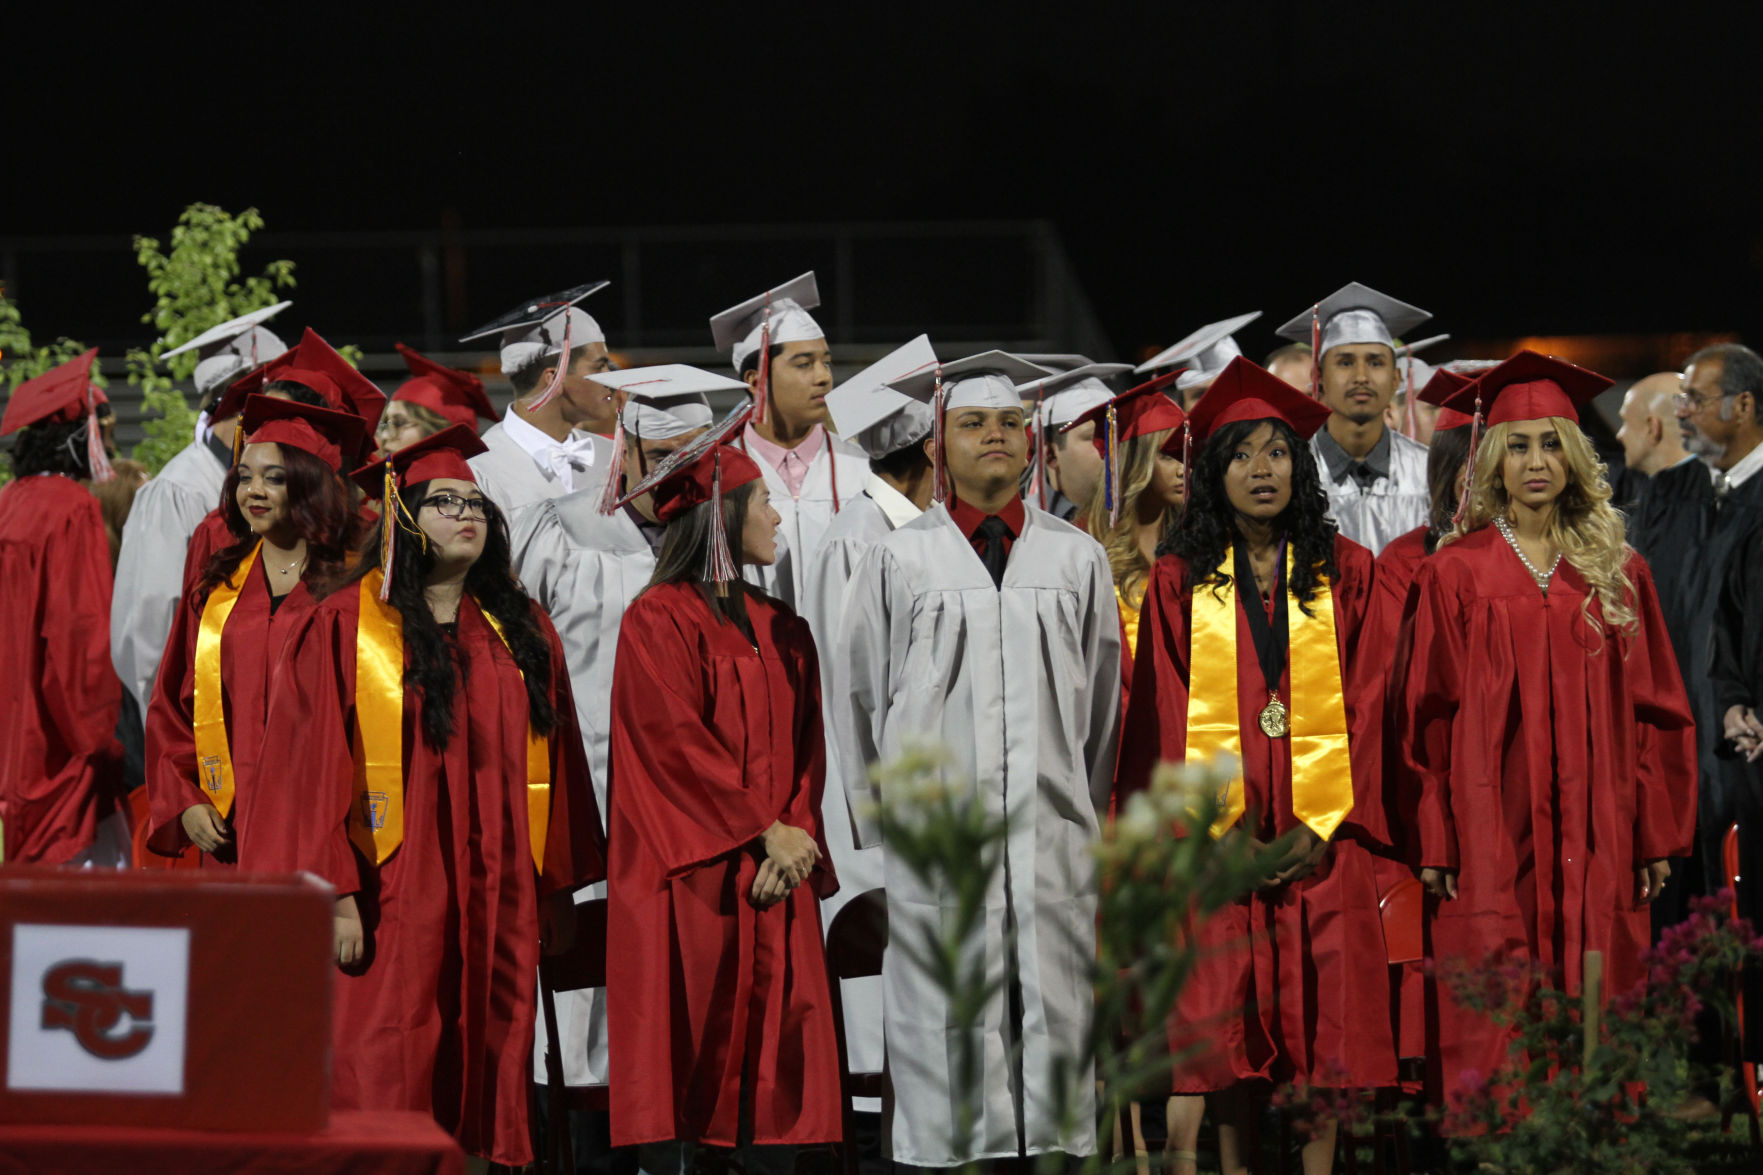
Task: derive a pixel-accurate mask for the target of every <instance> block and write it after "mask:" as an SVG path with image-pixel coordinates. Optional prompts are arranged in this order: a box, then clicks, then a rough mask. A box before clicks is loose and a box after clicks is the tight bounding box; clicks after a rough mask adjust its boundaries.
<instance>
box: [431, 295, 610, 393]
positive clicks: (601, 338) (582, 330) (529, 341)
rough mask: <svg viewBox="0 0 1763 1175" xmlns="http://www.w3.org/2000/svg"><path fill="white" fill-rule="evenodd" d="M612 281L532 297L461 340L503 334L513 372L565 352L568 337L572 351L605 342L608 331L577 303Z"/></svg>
mask: <svg viewBox="0 0 1763 1175" xmlns="http://www.w3.org/2000/svg"><path fill="white" fill-rule="evenodd" d="M611 284H612V283H611V282H609V281H596V282H588V283H587V284H585V285H579V286H572V287H570V288H569V289H567V290H559V291H557V292H556V293H555V294H546V295H544V296H543V297H539V298H531V299H528V300H527V301H525V302H522V303H521V304H520V305H519V306H516V307H515V308H514V309H512V310H509V311H507V312H506V313H504V314H500V315H498V316H496V317H495V318H493V319H491V320H490V321H489V322H486V323H485V324H484V325H482V326H480V327H478V328H477V329H476V330H474V331H472V332H471V333H470V334H468V335H465V336H463V337H462V338H461V339H460V340H459V341H460V342H462V343H471V342H476V341H477V340H478V339H482V338H488V337H489V336H490V335H497V336H499V339H498V346H500V347H501V349H502V374H503V375H513V374H514V373H515V372H517V371H520V370H521V369H522V368H525V367H529V366H531V365H532V364H533V363H536V362H538V361H540V360H543V359H549V358H550V357H551V356H553V355H561V354H562V353H563V342H564V340H565V339H566V338H567V339H568V340H569V348H570V350H572V351H573V350H575V348H577V347H583V346H587V345H588V344H590V343H604V342H605V341H606V332H605V331H602V330H601V329H600V324H599V323H597V322H595V321H594V319H593V316H592V315H590V314H588V312H587V311H585V310H578V309H577V308H576V303H578V302H580V301H582V300H584V299H586V298H588V297H591V296H592V295H594V294H597V293H599V292H600V291H601V290H603V289H605V288H606V287H607V286H609V285H611Z"/></svg>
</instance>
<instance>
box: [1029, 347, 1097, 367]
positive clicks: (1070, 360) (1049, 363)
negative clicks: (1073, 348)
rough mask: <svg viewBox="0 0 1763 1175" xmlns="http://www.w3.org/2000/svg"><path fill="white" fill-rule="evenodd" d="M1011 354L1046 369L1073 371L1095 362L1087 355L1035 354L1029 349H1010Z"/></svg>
mask: <svg viewBox="0 0 1763 1175" xmlns="http://www.w3.org/2000/svg"><path fill="white" fill-rule="evenodd" d="M1011 354H1013V355H1015V356H1016V357H1017V358H1018V359H1022V360H1025V361H1027V362H1029V363H1032V364H1034V365H1035V366H1036V367H1045V368H1046V369H1047V370H1048V371H1075V370H1076V369H1077V368H1079V367H1088V366H1089V365H1090V364H1092V363H1094V362H1095V360H1094V359H1091V358H1090V357H1089V356H1088V355H1066V354H1036V353H1034V352H1031V351H1012V352H1011Z"/></svg>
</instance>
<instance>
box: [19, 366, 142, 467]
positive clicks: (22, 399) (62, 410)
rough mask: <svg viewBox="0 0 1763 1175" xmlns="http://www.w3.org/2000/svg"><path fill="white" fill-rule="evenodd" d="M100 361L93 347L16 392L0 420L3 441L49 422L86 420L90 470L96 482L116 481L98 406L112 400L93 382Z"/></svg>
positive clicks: (22, 386) (27, 382) (37, 377)
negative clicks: (101, 428) (24, 429)
mask: <svg viewBox="0 0 1763 1175" xmlns="http://www.w3.org/2000/svg"><path fill="white" fill-rule="evenodd" d="M97 359H98V348H96V347H93V348H92V349H91V350H89V351H86V352H85V353H84V354H81V355H77V356H75V357H74V358H72V359H69V360H67V361H66V362H64V363H58V364H56V365H55V366H54V367H51V368H50V369H49V370H48V371H45V372H44V373H43V374H42V375H39V376H34V377H33V378H31V379H27V380H25V381H24V382H23V383H21V384H19V385H18V386H17V387H16V388H14V389H12V395H11V396H9V397H8V398H7V400H6V412H5V414H4V415H3V416H0V437H3V436H8V435H10V434H12V433H15V432H17V431H18V430H19V429H21V428H29V427H30V426H31V425H33V424H43V423H46V422H49V421H58V422H61V423H64V424H72V423H73V422H74V421H76V420H78V419H79V418H80V417H82V416H84V417H85V418H86V469H87V471H88V472H89V473H90V474H91V475H92V480H93V481H109V480H110V479H111V478H112V477H114V476H115V474H114V472H113V471H112V470H111V468H110V457H109V455H108V454H106V453H105V452H104V437H103V435H102V433H101V432H100V431H99V428H98V405H100V404H108V403H109V402H110V399H109V397H107V396H106V395H105V394H104V390H103V389H102V388H100V387H99V386H98V385H97V384H95V383H93V382H92V364H93V363H95V362H96V361H97Z"/></svg>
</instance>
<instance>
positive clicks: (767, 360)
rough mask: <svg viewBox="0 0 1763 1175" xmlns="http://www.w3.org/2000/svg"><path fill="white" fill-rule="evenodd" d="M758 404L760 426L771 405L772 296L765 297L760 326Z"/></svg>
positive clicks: (756, 407)
mask: <svg viewBox="0 0 1763 1175" xmlns="http://www.w3.org/2000/svg"><path fill="white" fill-rule="evenodd" d="M758 393H759V395H758V402H757V403H756V404H755V405H754V407H753V419H754V420H756V421H758V422H759V423H760V424H764V423H765V419H766V416H767V414H768V410H769V408H770V405H771V295H770V294H767V295H765V320H764V321H763V322H761V323H760V324H759V383H758Z"/></svg>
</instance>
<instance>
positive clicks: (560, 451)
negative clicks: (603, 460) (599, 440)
mask: <svg viewBox="0 0 1763 1175" xmlns="http://www.w3.org/2000/svg"><path fill="white" fill-rule="evenodd" d="M545 464H546V465H548V466H549V467H550V469H551V472H552V473H555V474H556V475H557V479H558V480H559V481H561V482H562V483H563V484H564V485H565V486H566V487H568V488H569V489H571V490H573V489H575V477H574V476H573V475H574V474H576V473H579V472H582V471H583V470H586V469H590V468H592V467H593V464H594V438H593V437H591V436H589V437H582V438H581V439H579V440H576V439H571V440H567V441H564V442H562V443H561V444H554V445H551V446H550V447H549V448H547V449H546V450H545Z"/></svg>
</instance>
